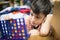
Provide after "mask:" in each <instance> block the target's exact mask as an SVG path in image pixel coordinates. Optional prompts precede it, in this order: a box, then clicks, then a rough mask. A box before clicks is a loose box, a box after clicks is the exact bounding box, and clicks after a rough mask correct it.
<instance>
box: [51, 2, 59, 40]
mask: <svg viewBox="0 0 60 40" xmlns="http://www.w3.org/2000/svg"><path fill="white" fill-rule="evenodd" d="M52 25H53V28H54V31H55V32H54V40H60V2H59V1H55V3H54V10H53V20H52Z"/></svg>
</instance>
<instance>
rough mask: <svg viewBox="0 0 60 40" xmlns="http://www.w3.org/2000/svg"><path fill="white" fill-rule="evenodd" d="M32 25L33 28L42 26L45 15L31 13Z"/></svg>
mask: <svg viewBox="0 0 60 40" xmlns="http://www.w3.org/2000/svg"><path fill="white" fill-rule="evenodd" d="M30 16H31V24H32V25H33V26H38V25H40V24H42V22H43V21H44V19H45V15H44V14H43V13H39V14H35V13H33V12H32V11H31V15H30Z"/></svg>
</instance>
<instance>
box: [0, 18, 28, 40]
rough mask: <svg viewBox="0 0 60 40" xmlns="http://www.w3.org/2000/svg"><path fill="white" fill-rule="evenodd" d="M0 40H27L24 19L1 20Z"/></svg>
mask: <svg viewBox="0 0 60 40" xmlns="http://www.w3.org/2000/svg"><path fill="white" fill-rule="evenodd" d="M0 31H1V35H2V37H1V38H0V40H27V37H28V34H27V29H26V25H25V21H24V18H19V19H10V20H1V21H0Z"/></svg>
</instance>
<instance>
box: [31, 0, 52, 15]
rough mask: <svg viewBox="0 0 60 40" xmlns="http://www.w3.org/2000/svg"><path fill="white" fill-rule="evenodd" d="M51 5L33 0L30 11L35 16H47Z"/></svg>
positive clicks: (43, 0)
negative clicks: (41, 14) (40, 14)
mask: <svg viewBox="0 0 60 40" xmlns="http://www.w3.org/2000/svg"><path fill="white" fill-rule="evenodd" d="M51 8H52V5H51V3H50V1H49V0H34V1H33V2H32V4H31V9H32V11H33V12H34V13H35V14H39V13H43V14H45V15H47V14H49V12H50V11H51Z"/></svg>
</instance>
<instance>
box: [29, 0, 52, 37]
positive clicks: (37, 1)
mask: <svg viewBox="0 0 60 40" xmlns="http://www.w3.org/2000/svg"><path fill="white" fill-rule="evenodd" d="M51 9H52V5H51V3H50V1H49V0H34V1H33V2H32V4H31V15H30V18H31V19H30V20H31V21H30V22H31V25H32V30H31V31H30V32H29V33H30V34H31V35H34V34H35V35H36V34H38V35H41V36H47V35H48V34H49V33H50V29H51V20H52V14H50V11H51ZM36 31H38V32H36Z"/></svg>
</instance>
